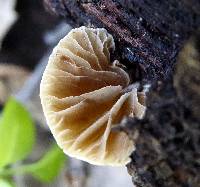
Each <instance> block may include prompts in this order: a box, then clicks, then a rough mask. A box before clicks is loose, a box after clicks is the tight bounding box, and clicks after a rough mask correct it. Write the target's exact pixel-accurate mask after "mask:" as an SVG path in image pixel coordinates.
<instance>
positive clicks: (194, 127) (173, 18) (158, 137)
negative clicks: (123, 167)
mask: <svg viewBox="0 0 200 187" xmlns="http://www.w3.org/2000/svg"><path fill="white" fill-rule="evenodd" d="M44 1H45V4H46V7H47V8H48V9H49V10H50V11H51V12H54V13H56V14H57V15H60V16H64V17H65V19H66V20H67V21H68V22H70V23H71V24H72V25H73V26H80V25H92V26H94V27H104V28H106V29H107V30H108V31H109V32H110V33H111V34H112V35H113V36H114V37H115V41H116V52H115V54H114V55H115V58H116V57H117V58H119V59H120V62H122V63H124V64H125V65H127V67H128V70H130V72H132V73H131V74H130V76H131V78H132V79H133V80H134V79H139V80H140V81H141V80H148V81H149V82H150V83H151V84H152V89H151V90H150V92H149V94H148V97H147V106H148V108H147V112H146V115H145V117H144V119H143V120H136V119H135V120H133V119H129V120H128V121H127V123H125V124H122V125H121V126H120V127H119V128H118V129H119V130H124V131H126V132H127V133H128V134H129V136H130V137H131V138H132V137H136V136H134V133H135V132H136V131H137V132H138V133H139V136H138V138H137V139H136V140H134V141H135V142H136V150H135V151H134V152H133V154H132V156H131V158H132V162H131V163H130V164H129V165H128V170H129V173H130V175H131V176H132V177H133V182H134V183H135V184H136V186H138V187H178V186H180V187H199V186H200V55H199V54H200V53H199V46H198V45H199V43H200V42H199V38H200V37H199V36H196V38H195V39H194V38H193V39H191V40H190V42H189V44H187V45H186V46H185V47H184V48H183V52H181V54H180V55H179V60H178V62H179V63H178V64H177V66H176V70H175V71H174V66H175V64H176V61H177V57H178V54H179V51H180V49H181V48H182V47H183V44H184V43H185V41H186V40H188V38H189V37H190V35H191V33H192V32H193V31H195V30H197V28H198V27H199V26H200V1H199V0H190V1H187V0H168V1H164V0H163V1H158V0H151V1H145V0H107V1H106V0H100V1H92V0H91V1H75V0H74V1H69V0H44ZM141 82H142V81H141ZM115 130H117V129H115Z"/></svg>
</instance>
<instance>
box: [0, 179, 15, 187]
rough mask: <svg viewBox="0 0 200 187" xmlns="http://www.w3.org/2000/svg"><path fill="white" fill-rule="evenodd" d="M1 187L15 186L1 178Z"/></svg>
mask: <svg viewBox="0 0 200 187" xmlns="http://www.w3.org/2000/svg"><path fill="white" fill-rule="evenodd" d="M0 187H13V185H12V184H11V183H10V182H9V181H7V180H5V179H2V178H0Z"/></svg>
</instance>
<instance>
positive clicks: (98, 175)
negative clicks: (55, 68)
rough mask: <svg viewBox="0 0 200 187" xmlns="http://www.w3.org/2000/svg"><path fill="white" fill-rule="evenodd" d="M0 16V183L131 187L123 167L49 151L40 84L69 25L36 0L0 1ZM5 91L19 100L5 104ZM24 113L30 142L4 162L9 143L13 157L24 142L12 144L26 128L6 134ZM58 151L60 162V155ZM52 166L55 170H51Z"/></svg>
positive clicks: (41, 186) (36, 186)
mask: <svg viewBox="0 0 200 187" xmlns="http://www.w3.org/2000/svg"><path fill="white" fill-rule="evenodd" d="M0 21H1V24H0V113H1V116H0V187H9V186H17V187H112V186H113V187H122V186H123V187H131V186H133V184H132V182H131V177H130V176H129V175H128V173H127V170H126V167H97V166H92V165H89V164H87V163H85V162H82V161H79V160H76V159H72V158H68V157H67V156H65V155H62V156H61V155H60V156H61V157H58V154H54V153H55V152H54V153H53V154H51V153H50V154H48V151H49V147H50V146H51V145H52V144H54V143H55V141H54V139H53V137H52V135H51V133H50V132H49V130H48V128H47V126H46V122H45V119H44V116H43V112H42V110H41V105H40V100H39V84H40V80H41V76H42V73H43V71H44V69H45V66H46V64H47V62H48V57H49V55H50V53H51V51H52V49H53V47H54V46H55V45H56V44H57V43H58V41H59V40H60V39H61V38H62V37H64V36H65V35H66V34H67V33H68V32H69V30H70V29H71V27H70V25H68V24H67V23H66V22H65V21H64V20H62V19H60V18H58V17H55V16H53V15H50V14H49V13H48V12H47V11H46V10H45V9H44V6H43V3H42V1H41V0H34V1H33V0H6V1H5V0H0ZM10 96H13V97H14V100H16V101H14V102H19V103H18V104H16V103H15V104H13V101H12V102H9V103H11V104H8V101H9V100H10V99H9V98H10ZM14 105H15V110H14V109H13V108H12V107H13V106H14ZM18 105H19V106H18ZM5 106H7V107H6V110H5ZM17 107H19V108H20V107H22V108H23V107H24V108H25V110H27V113H26V112H25V113H23V112H22V113H20V112H19V111H20V110H18V108H17ZM10 108H11V109H10ZM3 111H4V112H3ZM9 111H10V112H9ZM12 111H13V112H12ZM15 111H17V112H15ZM23 115H30V116H31V119H32V121H33V125H34V127H33V128H34V129H35V131H36V133H35V135H34V139H35V143H34V145H33V146H32V144H31V146H32V147H33V148H31V150H29V151H26V152H24V154H23V156H19V159H10V160H9V159H8V160H7V162H6V163H4V160H5V159H6V156H5V155H7V152H8V151H9V150H11V148H10V147H9V145H11V143H12V145H13V147H15V148H16V149H15V151H12V153H13V155H14V156H13V158H14V157H15V156H16V157H17V155H18V152H20V151H17V150H21V149H23V150H24V147H23V144H26V145H27V146H28V145H29V144H28V143H27V142H25V141H21V142H20V144H19V145H18V144H17V142H18V141H17V139H20V136H23V137H25V135H24V134H27V136H28V134H29V133H30V132H28V131H27V132H26V129H22V130H23V133H21V135H20V132H18V134H17V135H16V134H15V139H13V140H12V138H11V137H12V133H11V134H9V132H10V131H11V130H12V128H14V127H13V126H12V125H15V123H16V124H17V122H18V120H19V119H20V120H21V121H20V120H19V121H20V123H24V121H25V120H22V119H24V118H25V117H26V116H23ZM7 118H8V119H7ZM28 119H29V118H28ZM25 125H26V124H25ZM6 128H7V131H6V130H5V129H6ZM1 131H2V132H1ZM11 132H12V131H11ZM5 134H6V135H7V136H4V135H5ZM32 134H33V133H32ZM23 137H22V138H23ZM9 143H10V144H9ZM29 143H30V142H29ZM1 144H2V145H1ZM18 146H21V147H19V148H18ZM31 146H28V147H31ZM20 154H21V152H20ZM45 154H47V156H46V157H45V156H44V155H45ZM59 154H62V152H61V153H59ZM49 155H50V156H49ZM52 155H53V156H52ZM56 155H57V156H56ZM63 156H64V159H62V160H63V162H62V163H61V162H60V160H61V159H59V158H63ZM9 158H11V157H9ZM41 158H43V160H42V161H40V162H38V160H40V159H41ZM1 163H2V164H1ZM33 163H36V164H35V165H34V167H33ZM30 164H32V165H31V167H30ZM27 165H28V167H27ZM51 166H52V167H51ZM13 168H14V169H13ZM33 168H34V169H33ZM36 168H37V169H36ZM55 168H56V169H55ZM53 170H54V171H55V170H56V171H57V172H55V174H52V171H53ZM31 174H32V175H31ZM50 175H51V176H50Z"/></svg>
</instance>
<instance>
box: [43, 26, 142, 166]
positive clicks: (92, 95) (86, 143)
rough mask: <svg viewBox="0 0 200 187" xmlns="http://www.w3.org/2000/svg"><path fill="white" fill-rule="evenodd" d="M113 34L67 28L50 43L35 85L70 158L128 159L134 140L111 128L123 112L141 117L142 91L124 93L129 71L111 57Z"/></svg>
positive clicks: (99, 161) (104, 162)
mask: <svg viewBox="0 0 200 187" xmlns="http://www.w3.org/2000/svg"><path fill="white" fill-rule="evenodd" d="M114 48H115V44H114V40H113V37H112V36H111V35H110V34H108V32H107V31H106V30H105V29H100V28H97V29H93V28H87V27H80V28H76V29H73V30H71V32H69V34H68V35H67V36H65V37H64V38H63V39H62V40H60V42H59V43H58V45H57V46H56V47H55V48H54V50H53V52H52V54H51V56H50V58H49V62H48V65H47V67H46V69H45V72H44V74H43V77H42V81H41V85H40V97H41V103H42V107H43V111H44V115H45V117H46V120H47V124H48V126H49V128H50V130H51V132H52V134H53V136H54V137H55V139H56V141H57V144H58V145H59V146H60V147H61V148H62V149H63V151H64V152H65V153H66V154H67V155H69V156H72V157H75V158H78V159H81V160H84V161H87V162H89V163H91V164H95V165H112V166H120V165H125V164H127V163H128V162H129V160H130V158H129V156H130V154H131V153H132V151H133V150H134V142H133V141H132V140H130V139H129V137H128V135H127V134H125V133H124V132H116V131H112V128H113V127H115V126H116V125H118V124H119V123H120V122H121V120H122V119H123V118H124V117H137V118H142V117H143V115H144V112H145V106H144V105H143V103H144V94H143V93H138V92H137V89H136V88H133V89H131V90H129V91H128V92H124V90H125V88H126V87H127V86H128V85H129V83H130V79H129V76H128V74H127V73H126V72H125V71H124V70H123V69H122V68H121V67H119V66H118V65H117V64H119V63H116V61H115V62H114V63H111V62H110V51H111V50H114Z"/></svg>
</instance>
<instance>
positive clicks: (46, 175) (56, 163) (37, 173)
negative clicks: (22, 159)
mask: <svg viewBox="0 0 200 187" xmlns="http://www.w3.org/2000/svg"><path fill="white" fill-rule="evenodd" d="M65 160H66V156H65V155H64V153H63V152H62V150H61V149H60V148H58V146H57V145H54V146H53V147H52V148H51V149H50V151H49V152H47V153H46V154H45V155H44V156H43V158H42V159H41V160H39V161H38V162H36V163H34V164H32V165H30V166H29V168H27V170H28V172H30V173H31V174H32V175H33V176H34V177H35V178H37V179H38V180H40V181H41V182H50V181H52V180H54V179H55V177H56V176H57V175H58V174H59V172H60V170H61V169H62V167H63V166H64V162H65Z"/></svg>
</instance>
